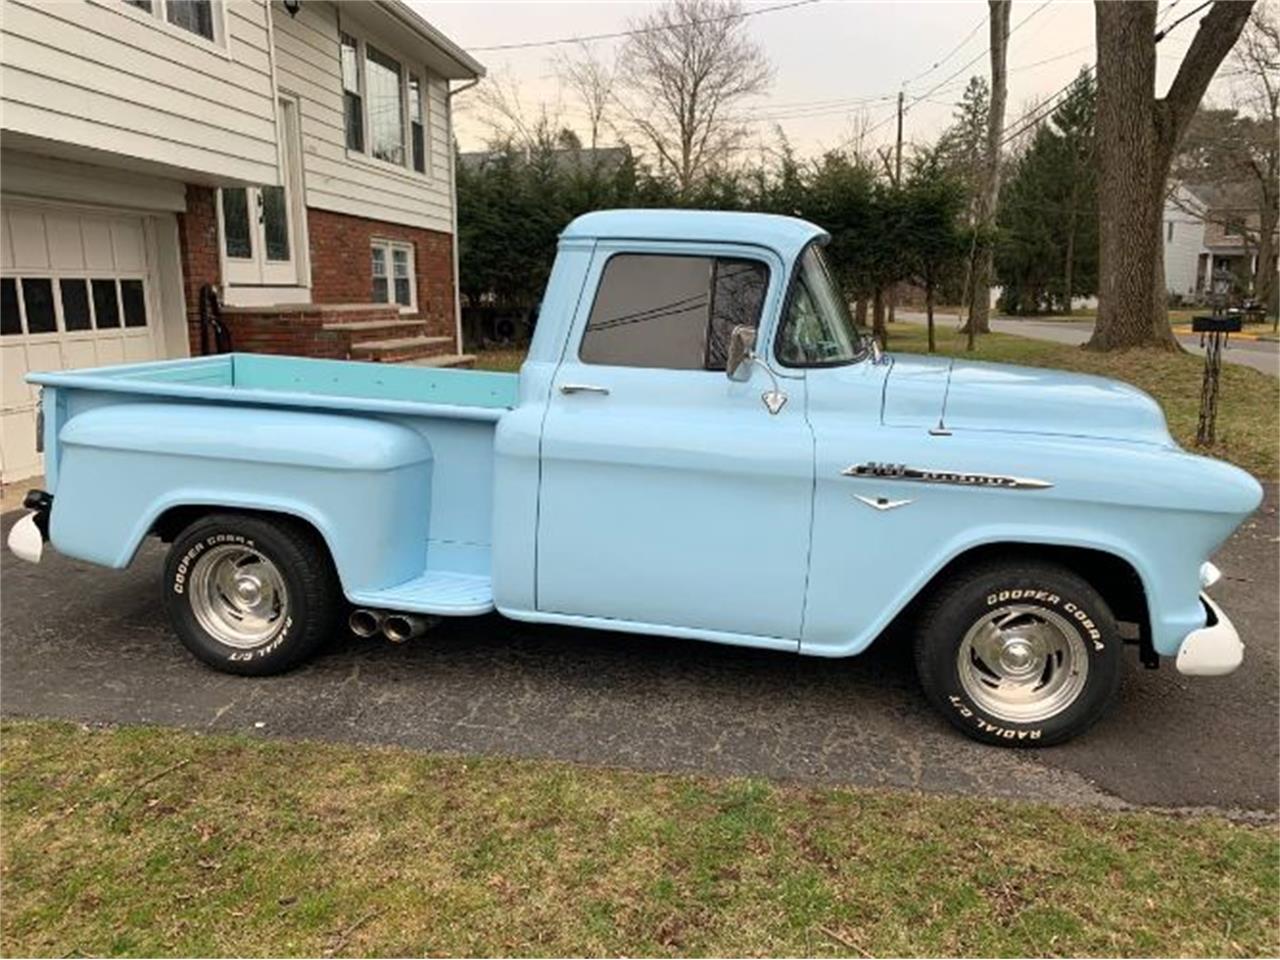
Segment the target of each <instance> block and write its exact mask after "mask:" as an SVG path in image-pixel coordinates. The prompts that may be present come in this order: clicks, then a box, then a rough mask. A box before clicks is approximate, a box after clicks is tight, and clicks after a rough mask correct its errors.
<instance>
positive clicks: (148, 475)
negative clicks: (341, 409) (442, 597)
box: [50, 403, 432, 593]
mask: <svg viewBox="0 0 1280 960" xmlns="http://www.w3.org/2000/svg"><path fill="white" fill-rule="evenodd" d="M59 443H60V449H61V453H62V456H61V466H60V471H59V477H58V487H57V495H56V497H55V499H54V504H53V511H52V515H51V522H50V539H51V542H52V544H53V546H54V547H55V548H56V549H57V550H58V551H59V552H60V553H64V554H67V555H68V556H72V557H78V558H80V559H82V560H88V561H90V562H92V563H99V564H103V565H105V566H109V567H117V568H120V567H125V566H128V564H129V563H130V561H131V560H132V558H133V556H134V554H135V553H136V552H137V549H138V546H139V544H140V543H141V541H142V539H143V538H144V537H145V536H146V535H147V533H148V531H150V530H151V529H152V527H153V526H154V525H155V522H156V520H157V519H158V518H159V517H160V516H161V515H162V514H163V513H164V512H165V511H167V510H170V509H172V508H174V507H180V506H208V507H220V508H227V509H242V510H263V511H270V512H275V513H283V514H288V515H291V516H295V517H298V518H300V519H303V520H305V521H307V522H308V523H310V524H311V525H312V526H313V527H315V529H316V530H317V531H318V532H319V533H320V535H321V536H322V537H323V538H324V540H325V542H326V543H327V545H328V547H329V550H330V553H331V554H332V556H333V559H334V563H335V565H336V566H337V569H338V574H339V576H340V578H341V580H342V584H343V587H344V590H345V591H346V592H347V593H353V592H357V591H361V590H371V589H378V588H380V587H385V586H387V585H389V584H393V583H397V582H400V581H403V580H406V579H409V578H410V577H412V576H415V575H417V574H418V573H419V572H421V570H422V568H423V566H424V563H425V555H426V543H427V535H428V524H429V519H430V518H429V505H430V502H431V473H432V454H431V449H430V447H429V446H428V444H427V442H426V440H425V439H424V438H423V437H422V436H421V435H420V434H418V433H416V432H414V431H413V430H410V429H408V428H406V427H403V426H400V425H398V424H395V423H390V422H387V421H383V420H379V419H376V418H373V417H349V416H342V415H335V414H328V413H310V412H306V411H297V410H275V409H267V408H253V407H231V406H225V407H224V406H211V405H197V404H169V403H138V404H116V405H111V406H106V407H100V408H97V409H93V410H88V411H85V412H84V413H81V414H79V415H77V416H75V417H73V418H72V419H71V420H69V421H68V422H67V423H66V424H65V426H63V428H62V430H61V432H60V434H59Z"/></svg>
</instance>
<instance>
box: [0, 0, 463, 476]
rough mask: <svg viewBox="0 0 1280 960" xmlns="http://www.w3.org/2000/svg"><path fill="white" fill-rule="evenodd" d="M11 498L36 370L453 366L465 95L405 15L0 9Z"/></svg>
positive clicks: (31, 1) (401, 8) (450, 65)
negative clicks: (455, 139)
mask: <svg viewBox="0 0 1280 960" xmlns="http://www.w3.org/2000/svg"><path fill="white" fill-rule="evenodd" d="M2 2H3V9H2V16H3V19H2V22H0V41H2V42H3V64H2V72H0V176H2V178H3V179H2V181H0V191H2V192H0V214H2V216H0V221H2V223H0V229H2V236H0V251H2V255H3V260H2V262H0V268H2V278H0V279H2V293H3V304H2V305H0V307H2V309H0V355H2V357H3V416H2V420H0V436H2V441H0V479H2V480H5V481H8V480H14V479H18V478H21V477H24V476H29V475H31V474H33V473H36V472H38V471H39V469H40V463H39V460H38V457H37V456H36V455H35V453H34V450H35V414H34V406H35V395H34V393H33V392H32V391H31V390H30V389H29V388H28V387H27V386H26V385H25V383H24V382H23V379H22V378H23V376H24V374H26V373H27V371H28V370H51V369H65V368H72V367H84V366H91V365H96V364H106V363H117V362H121V361H139V360H154V359H164V358H169V357H182V356H187V355H188V354H193V353H200V352H202V351H203V348H204V344H205V339H204V338H203V337H202V326H201V322H200V315H201V313H200V304H201V291H202V290H203V289H205V288H206V287H212V288H213V289H214V290H216V292H217V293H218V295H219V296H220V298H221V302H222V303H223V304H224V308H223V321H224V322H225V324H226V326H227V328H228V329H229V330H230V333H231V337H232V347H233V348H234V349H238V350H257V351H263V352H279V353H296V354H303V355H311V356H323V357H341V358H346V357H351V358H360V359H379V360H390V361H403V360H409V361H417V362H426V363H432V364H442V363H455V362H461V361H464V360H465V359H466V358H463V357H460V356H459V354H460V353H461V345H460V343H459V340H458V317H457V311H456V304H457V297H456V294H455V277H456V261H455V252H454V243H453V235H454V225H455V208H454V187H453V169H452V149H451V143H452V132H451V118H450V82H451V81H474V80H475V79H477V78H479V77H480V76H481V75H482V74H483V68H482V67H481V66H480V64H478V63H477V62H476V61H475V60H473V59H472V58H471V57H470V56H468V55H467V54H466V53H464V52H463V51H462V50H460V49H459V48H458V47H457V46H455V45H454V44H453V43H452V42H450V41H449V40H448V39H447V38H445V37H444V36H443V35H441V34H440V33H439V32H438V31H437V30H435V29H434V28H433V27H432V26H431V25H430V24H428V23H426V22H425V21H423V20H422V19H421V18H420V17H419V16H418V15H417V14H416V13H414V12H413V10H412V9H410V7H409V6H408V5H407V4H405V3H402V2H399V0H368V2H362V3H330V2H320V0H288V2H280V0H77V2H66V0H63V2H56V3H49V2H39V0H2Z"/></svg>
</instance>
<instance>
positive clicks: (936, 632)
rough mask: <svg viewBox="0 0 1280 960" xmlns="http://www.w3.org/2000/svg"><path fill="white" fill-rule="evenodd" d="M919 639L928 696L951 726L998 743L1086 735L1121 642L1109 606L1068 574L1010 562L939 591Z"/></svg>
mask: <svg viewBox="0 0 1280 960" xmlns="http://www.w3.org/2000/svg"><path fill="white" fill-rule="evenodd" d="M920 627H921V629H920V631H919V633H918V634H917V636H916V645H915V659H916V672H917V674H918V675H919V677H920V684H921V686H922V687H923V688H924V692H925V695H926V696H927V697H928V698H929V700H930V701H931V702H932V703H933V705H934V706H935V707H937V709H938V710H939V711H941V712H942V714H943V715H944V716H946V718H947V719H948V720H950V721H951V723H952V724H954V725H955V726H956V727H957V728H959V729H960V730H961V731H963V732H964V733H965V734H967V735H968V736H970V737H973V738H974V739H975V740H980V741H982V742H984V743H992V744H998V745H1001V746H1048V745H1050V744H1054V743H1061V742H1063V741H1065V740H1069V739H1071V738H1072V737H1074V736H1076V735H1078V734H1080V733H1083V732H1084V731H1085V730H1086V729H1088V728H1089V727H1090V726H1092V725H1093V724H1094V723H1095V722H1096V721H1097V720H1098V718H1099V717H1101V716H1102V714H1103V713H1104V712H1105V711H1106V709H1107V707H1108V706H1109V704H1110V703H1111V701H1112V700H1113V699H1114V697H1115V693H1116V690H1117V688H1118V687H1119V683H1120V672H1121V657H1120V654H1121V641H1120V639H1119V637H1118V636H1117V633H1116V625H1115V618H1114V617H1113V616H1112V613H1111V610H1110V609H1109V608H1108V607H1107V604H1106V602H1105V601H1104V600H1103V599H1102V597H1101V596H1099V595H1098V592H1097V591H1096V590H1094V589H1093V587H1092V586H1090V585H1089V584H1088V583H1086V582H1085V581H1084V580H1082V579H1081V578H1080V577H1078V576H1076V575H1075V574H1074V573H1072V572H1071V571H1070V570H1067V569H1065V568H1062V567H1059V566H1056V565H1053V564H1047V563H1015V562H1012V561H1008V562H1004V563H997V564H991V565H987V566H983V567H978V568H975V569H973V570H970V571H967V572H965V573H963V574H960V575H959V576H958V578H957V579H955V580H953V581H952V582H950V583H949V584H947V585H946V586H944V587H943V588H942V589H941V590H940V591H939V593H938V594H937V595H936V596H935V597H934V598H933V599H932V601H931V602H930V603H929V604H928V606H927V607H926V609H925V611H924V614H923V617H922V620H921V624H920Z"/></svg>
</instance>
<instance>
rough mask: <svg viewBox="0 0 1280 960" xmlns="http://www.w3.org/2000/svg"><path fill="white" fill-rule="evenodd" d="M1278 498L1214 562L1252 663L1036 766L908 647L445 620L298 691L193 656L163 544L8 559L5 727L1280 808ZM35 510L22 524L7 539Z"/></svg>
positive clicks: (0, 687)
mask: <svg viewBox="0 0 1280 960" xmlns="http://www.w3.org/2000/svg"><path fill="white" fill-rule="evenodd" d="M1276 506H1277V497H1276V489H1275V487H1274V486H1271V487H1269V488H1268V493H1267V500H1266V503H1265V504H1264V506H1263V509H1262V510H1261V511H1260V512H1259V514H1258V515H1256V516H1255V517H1254V518H1253V519H1252V520H1250V521H1249V523H1248V524H1246V526H1245V527H1244V528H1243V529H1242V530H1241V531H1240V532H1239V533H1238V534H1237V535H1236V536H1235V537H1234V538H1233V539H1232V540H1231V541H1230V542H1229V543H1228V544H1227V545H1226V546H1225V547H1224V549H1223V550H1222V551H1221V553H1220V554H1219V556H1218V557H1217V558H1216V559H1217V562H1218V564H1219V566H1221V567H1222V569H1223V571H1224V572H1225V574H1226V579H1225V581H1224V582H1223V583H1222V584H1220V585H1219V586H1218V587H1217V588H1215V591H1214V592H1215V595H1216V596H1217V597H1218V598H1219V599H1220V600H1221V602H1222V603H1223V605H1224V607H1225V608H1226V609H1227V611H1228V612H1229V613H1230V615H1231V616H1232V618H1233V619H1234V620H1235V622H1236V624H1237V626H1238V627H1239V628H1240V630H1241V633H1242V634H1243V635H1244V638H1245V642H1246V643H1247V644H1248V653H1247V655H1246V661H1245V667H1244V668H1242V669H1241V670H1240V671H1237V672H1236V674H1234V675H1232V676H1229V677H1220V678H1205V679H1196V680H1191V679H1187V678H1184V677H1182V676H1180V675H1179V674H1178V673H1177V672H1175V671H1174V670H1173V669H1172V668H1171V667H1169V666H1168V665H1166V666H1164V667H1162V668H1161V669H1160V670H1158V671H1147V670H1143V669H1142V668H1141V667H1140V666H1139V665H1138V664H1137V662H1136V658H1134V659H1133V660H1132V661H1131V663H1130V667H1129V669H1128V672H1127V676H1126V678H1125V682H1124V685H1123V689H1122V691H1121V697H1120V703H1119V704H1118V708H1117V709H1116V710H1114V711H1113V712H1112V713H1111V714H1110V715H1109V716H1108V717H1107V718H1106V719H1105V720H1104V721H1103V722H1102V723H1101V724H1099V726H1098V727H1096V728H1095V729H1094V730H1093V731H1091V732H1090V733H1089V734H1088V735H1086V736H1085V737H1084V738H1083V739H1080V740H1078V741H1076V742H1074V743H1071V744H1067V745H1065V746H1062V747H1056V748H1052V749H1047V750H1041V751H1035V752H1015V751H1008V750H998V749H992V748H985V747H981V746H978V745H976V744H974V743H971V742H970V741H968V740H966V739H965V738H963V737H962V736H960V735H959V734H957V733H953V732H952V731H951V729H950V727H949V726H947V724H946V723H945V722H944V721H943V720H942V719H941V718H939V717H936V716H935V715H934V714H933V713H932V712H931V711H930V710H929V709H928V708H927V706H926V705H925V704H924V702H923V700H922V699H921V697H920V695H919V694H918V692H917V690H916V685H915V678H914V675H913V671H912V667H911V663H910V657H909V655H908V653H907V649H906V646H905V645H904V644H902V643H896V644H895V643H893V642H884V641H882V642H880V643H878V644H877V645H876V647H875V648H873V650H872V651H870V652H869V653H867V654H865V655H864V656H862V657H857V658H854V659H851V660H847V661H827V660H811V659H806V658H800V657H795V656H790V655H782V654H774V653H768V652H763V651H745V650H737V649H731V648H726V647H717V646H713V645H709V644H697V643H692V642H682V641H675V640H664V639H659V638H647V637H632V636H625V635H620V634H601V633H594V632H589V631H578V630H568V629H559V628H546V627H533V626H528V625H523V624H516V623H511V622H508V621H504V620H502V619H501V618H498V617H487V618H482V619H479V620H474V621H457V622H453V623H446V624H444V625H442V626H441V627H439V628H437V629H436V630H435V631H433V632H432V633H430V634H428V635H427V636H426V637H424V638H421V639H419V640H417V641H414V642H412V643H410V644H407V645H405V646H401V647H395V646H392V645H390V644H388V643H386V642H385V641H362V640H356V639H354V638H351V637H343V638H339V639H337V640H335V642H334V643H333V644H332V646H331V649H330V650H328V652H327V653H326V654H325V655H324V656H322V657H320V658H319V659H317V660H316V661H315V662H313V663H312V664H310V665H308V666H307V667H305V668H303V669H301V670H298V671H296V672H294V673H292V674H290V675H287V676H283V677H274V678H263V679H247V678H239V677H230V676H225V675H223V674H219V673H215V672H214V671H212V670H209V669H207V668H205V667H203V666H202V665H200V664H199V663H197V662H196V661H195V660H193V659H192V658H190V657H189V656H187V654H186V653H185V651H184V650H183V649H182V648H181V647H180V646H179V645H178V643H177V641H176V640H174V639H173V638H172V636H171V634H170V632H169V628H168V625H167V624H166V622H165V619H164V616H163V613H162V612H161V610H160V606H159V591H160V585H159V578H160V564H161V559H162V556H163V553H162V550H161V548H160V547H159V545H156V544H151V545H149V546H148V547H147V548H146V549H145V550H144V552H143V554H142V555H141V556H140V557H139V558H138V560H137V561H136V562H135V563H134V565H133V567H132V568H131V569H130V570H127V571H118V572H117V571H107V570H102V569H99V568H96V567H91V566H89V565H88V564H83V563H79V562H77V561H72V560H68V559H66V558H63V557H59V556H58V555H56V554H47V555H46V559H45V561H44V562H43V563H42V564H40V566H38V567H33V566H30V565H27V564H24V563H21V562H20V561H17V560H14V559H13V558H12V557H11V556H10V555H8V553H7V551H6V552H5V554H4V557H3V561H2V563H0V597H2V600H3V607H2V610H0V711H2V712H3V713H4V714H5V715H7V716H41V717H59V718H67V719H72V720H77V721H86V722H108V723H154V724H167V725H175V726H182V727H188V728H192V729H197V730H220V731H242V732H246V733H249V734H252V735H265V736H278V737H306V738H319V739H333V740H348V741H354V742H360V743H371V744H399V745H404V746H408V747H413V748H421V749H429V750H443V751H456V752H463V753H497V754H507V755H517V756H523V757H547V758H557V759H562V760H570V761H578V762H583V763H592V764H607V765H617V766H629V767H639V768H645V769H659V770H672V771H700V772H707V773H714V774H735V775H759V776H766V777H772V778H780V779H802V780H810V781H822V782H829V783H849V784H857V785H863V786H873V787H897V788H911V789H920V790H925V791H936V792H962V793H969V794H978V795H986V796H1006V797H1019V798H1028V799H1040V800H1049V801H1056V802H1069V803H1090V804H1094V803H1096V804H1103V805H1120V804H1141V805H1154V806H1159V807H1172V808H1183V807H1216V808H1220V809H1225V810H1232V811H1249V812H1260V813H1265V814H1269V815H1274V814H1275V813H1276V812H1277V808H1278V807H1280V785H1278V783H1277V776H1278V774H1277V771H1278V770H1280V650H1278V648H1280V640H1278V639H1277V638H1278V635H1280V613H1278V610H1277V605H1278V600H1277V593H1276V555H1277V542H1278V539H1280V538H1278V537H1277V517H1276ZM17 516H18V514H16V513H10V514H8V515H6V516H5V517H4V523H3V527H4V530H5V531H7V529H8V526H9V525H10V524H11V523H12V522H13V520H14V519H16V517H17Z"/></svg>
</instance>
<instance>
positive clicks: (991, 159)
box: [967, 0, 1013, 350]
mask: <svg viewBox="0 0 1280 960" xmlns="http://www.w3.org/2000/svg"><path fill="white" fill-rule="evenodd" d="M987 5H988V8H989V9H990V11H991V13H990V17H989V18H988V20H989V22H990V31H989V32H990V42H991V106H990V109H989V110H988V112H987V149H986V156H985V157H983V166H982V192H981V193H980V194H979V195H978V227H979V229H980V230H981V231H982V233H983V238H982V245H981V247H980V249H979V250H978V254H977V259H976V261H975V263H974V277H973V290H974V294H973V300H972V301H971V306H970V308H969V323H968V326H967V329H971V330H974V331H977V332H978V333H989V332H990V331H991V275H992V273H993V272H994V268H995V249H994V247H993V246H992V241H991V232H992V229H993V228H994V226H995V221H996V203H997V202H998V201H999V199H1000V141H1001V138H1002V137H1003V135H1004V105H1005V101H1006V100H1007V99H1008V92H1009V90H1008V83H1007V82H1006V70H1005V64H1006V60H1007V56H1008V53H1009V10H1010V8H1011V7H1012V6H1013V2H1012V0H987ZM969 349H971V350H972V349H973V346H972V339H971V340H970V347H969Z"/></svg>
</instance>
